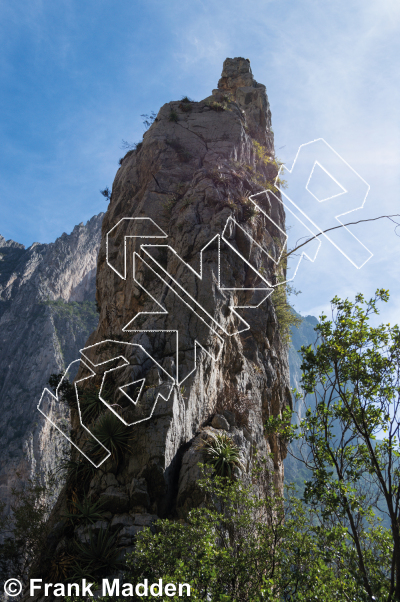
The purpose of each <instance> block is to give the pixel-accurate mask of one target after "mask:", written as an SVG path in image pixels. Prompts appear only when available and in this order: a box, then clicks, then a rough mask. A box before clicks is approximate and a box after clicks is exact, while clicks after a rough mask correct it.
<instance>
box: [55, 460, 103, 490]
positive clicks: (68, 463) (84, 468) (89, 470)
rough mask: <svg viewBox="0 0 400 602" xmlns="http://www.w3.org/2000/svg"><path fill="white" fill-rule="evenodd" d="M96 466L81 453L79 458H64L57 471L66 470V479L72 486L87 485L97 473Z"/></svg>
mask: <svg viewBox="0 0 400 602" xmlns="http://www.w3.org/2000/svg"><path fill="white" fill-rule="evenodd" d="M95 470H96V469H95V467H94V466H93V464H92V463H91V462H89V461H88V460H86V459H85V458H84V456H82V455H81V454H79V459H78V460H73V459H72V458H67V459H63V460H62V461H61V462H60V464H59V466H58V468H57V471H56V472H66V473H67V474H66V480H67V483H68V485H69V486H70V487H75V486H76V485H78V484H79V485H85V484H86V483H87V482H88V481H91V480H92V478H93V477H94V475H95Z"/></svg>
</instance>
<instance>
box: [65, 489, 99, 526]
mask: <svg viewBox="0 0 400 602" xmlns="http://www.w3.org/2000/svg"><path fill="white" fill-rule="evenodd" d="M103 504H104V502H102V501H97V502H92V500H91V499H90V498H88V497H87V496H86V495H85V496H84V498H83V501H82V502H80V501H79V500H78V499H75V500H73V501H72V506H73V508H72V509H73V511H72V512H66V513H65V514H64V516H65V517H66V518H69V519H70V520H72V521H73V522H75V521H76V522H85V523H92V524H93V523H94V522H96V521H97V520H101V519H102V518H103V512H102V511H101V507H102V506H103Z"/></svg>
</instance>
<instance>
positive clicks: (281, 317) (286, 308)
mask: <svg viewBox="0 0 400 602" xmlns="http://www.w3.org/2000/svg"><path fill="white" fill-rule="evenodd" d="M290 294H298V291H295V290H294V288H293V287H291V286H290V285H289V284H279V285H278V286H276V287H275V288H274V292H273V293H272V295H271V301H272V305H273V306H274V310H275V315H276V319H277V321H278V326H279V332H280V335H281V338H282V341H283V343H284V344H285V345H289V343H290V340H291V329H292V327H293V326H295V327H296V328H297V327H298V326H299V325H300V324H301V318H299V317H298V316H297V315H296V314H295V313H294V311H293V309H292V306H291V305H290V303H289V301H288V295H290Z"/></svg>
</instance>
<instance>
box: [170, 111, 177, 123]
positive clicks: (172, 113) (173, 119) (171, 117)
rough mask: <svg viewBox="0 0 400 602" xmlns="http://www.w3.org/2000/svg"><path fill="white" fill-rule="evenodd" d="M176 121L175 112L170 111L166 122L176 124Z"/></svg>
mask: <svg viewBox="0 0 400 602" xmlns="http://www.w3.org/2000/svg"><path fill="white" fill-rule="evenodd" d="M178 119H179V117H178V113H177V112H176V111H171V112H170V114H169V117H168V121H173V122H174V123H176V122H177V121H178Z"/></svg>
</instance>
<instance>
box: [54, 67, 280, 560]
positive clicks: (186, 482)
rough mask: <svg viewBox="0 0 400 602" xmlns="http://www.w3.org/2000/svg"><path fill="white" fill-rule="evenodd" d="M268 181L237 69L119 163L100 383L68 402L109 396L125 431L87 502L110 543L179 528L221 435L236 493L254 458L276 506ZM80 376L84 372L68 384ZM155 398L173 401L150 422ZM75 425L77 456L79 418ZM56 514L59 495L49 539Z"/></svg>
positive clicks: (103, 294) (103, 267)
mask: <svg viewBox="0 0 400 602" xmlns="http://www.w3.org/2000/svg"><path fill="white" fill-rule="evenodd" d="M257 144H258V147H257ZM260 145H261V146H262V152H263V153H264V155H265V156H264V160H262V158H260V154H259V153H257V148H258V150H259V149H260ZM276 175H277V169H276V162H275V161H274V152H273V134H272V131H271V114H270V109H269V103H268V99H267V95H266V89H265V86H263V85H262V84H258V83H257V82H256V81H255V80H254V78H253V75H252V73H251V69H250V63H249V61H248V60H247V59H242V58H235V59H227V60H226V61H225V62H224V66H223V72H222V78H221V79H220V81H219V84H218V89H216V90H214V91H213V93H212V95H211V96H209V97H208V98H206V99H204V100H202V101H200V102H192V101H190V100H189V99H186V98H185V99H183V100H180V101H174V102H169V103H167V104H165V105H164V106H162V107H161V109H160V110H159V112H158V114H157V117H156V118H155V120H154V122H153V123H152V125H151V127H150V128H149V129H148V131H147V132H146V133H145V134H144V137H143V142H142V143H141V144H139V145H138V146H137V148H135V149H132V150H131V151H129V152H128V153H127V154H126V156H125V157H124V158H123V159H122V160H121V166H120V168H119V169H118V172H117V174H116V177H115V180H114V183H113V187H112V195H111V201H110V204H109V207H108V210H107V212H106V214H105V216H104V220H103V224H102V236H101V245H100V251H99V256H98V262H97V277H96V300H97V303H98V306H99V309H100V315H99V322H98V326H97V328H96V329H95V330H94V332H93V333H92V334H91V336H90V337H89V339H88V340H87V342H86V347H87V350H86V351H85V353H86V358H87V359H86V360H85V361H86V364H87V365H90V368H91V369H92V370H93V371H94V372H95V376H93V378H91V379H88V381H86V383H85V382H81V383H80V384H79V387H81V391H82V393H84V391H85V387H87V386H89V385H90V386H91V387H92V388H93V387H97V390H98V393H99V394H101V391H102V390H103V388H102V387H103V385H104V384H105V385H107V388H108V398H107V400H108V404H109V408H107V409H105V410H104V411H105V412H111V411H113V412H114V413H115V414H117V415H118V416H119V417H120V419H121V421H123V422H125V424H129V425H131V426H129V427H127V428H129V429H131V431H130V432H131V442H130V449H129V451H127V450H126V451H125V452H124V453H123V454H120V455H119V457H118V458H115V457H114V458H112V457H111V458H108V459H105V460H104V462H102V463H101V465H100V467H99V468H97V469H96V471H95V474H94V477H93V478H92V479H91V481H90V483H88V486H87V490H86V494H87V495H89V496H90V497H91V498H92V499H93V500H102V502H103V508H104V509H105V510H106V516H105V519H104V521H105V524H110V527H111V528H115V529H116V528H118V529H121V539H120V546H121V547H122V548H128V549H129V547H130V546H131V545H133V543H134V538H135V534H136V533H137V531H138V530H140V528H141V527H142V526H143V525H148V524H151V522H152V521H153V520H155V518H156V517H183V518H184V517H185V516H186V515H187V512H188V511H189V510H190V508H193V507H195V506H196V505H198V504H200V503H201V502H202V499H203V498H202V493H201V491H199V489H198V486H197V482H198V478H199V468H198V462H199V461H200V460H201V459H202V458H203V451H202V450H203V447H204V441H205V440H207V439H209V438H210V437H212V436H213V435H214V436H215V435H217V434H218V433H226V435H227V436H228V437H229V438H231V439H233V441H234V443H235V444H236V445H237V446H238V448H239V452H240V457H241V465H242V468H237V471H236V472H237V476H238V477H240V478H243V479H245V480H246V479H248V478H250V477H249V474H250V471H251V469H252V467H254V466H255V464H256V462H257V461H259V460H260V459H262V458H264V459H265V461H266V465H267V467H268V468H269V471H270V477H269V478H267V479H266V480H264V481H260V483H259V488H260V494H265V493H267V492H268V491H271V487H272V485H275V486H276V487H277V489H278V491H282V487H283V459H284V456H285V453H286V450H285V448H284V446H283V445H282V444H281V442H280V441H279V440H278V439H277V438H276V436H272V435H271V436H269V437H267V436H266V435H265V431H264V423H265V420H266V419H267V418H268V417H269V416H271V415H275V416H276V415H279V414H280V413H281V412H282V410H283V408H284V407H285V406H286V405H288V404H289V403H290V402H291V401H290V400H291V396H290V388H289V368H288V358H287V349H286V348H285V346H284V345H283V343H282V340H281V337H280V333H279V325H278V323H277V319H276V314H275V310H274V307H273V303H272V302H271V299H270V298H269V294H270V291H271V287H270V286H269V284H272V285H274V284H276V283H277V281H278V278H279V277H280V276H282V275H283V271H282V268H281V267H279V266H278V267H277V258H278V257H279V253H280V250H281V248H282V245H283V243H284V239H285V235H284V230H285V215H284V211H283V208H282V205H281V203H280V202H279V191H277V190H275V193H276V195H277V197H274V196H272V195H269V194H268V193H266V192H264V191H265V190H266V188H270V187H271V186H272V182H273V180H274V178H275V176H276ZM252 195H253V196H254V195H257V197H254V198H255V199H256V201H257V205H258V208H257V207H256V206H255V205H254V204H253V203H252V202H251V201H250V200H249V197H250V196H252ZM146 245H152V246H146ZM154 245H159V246H158V247H157V246H154ZM160 245H164V246H160ZM268 283H269V284H268ZM234 308H237V309H236V310H234ZM121 358H123V359H121ZM105 367H107V368H110V371H109V372H108V373H107V374H106V375H105ZM111 368H112V369H113V370H111ZM88 375H89V372H88V369H87V368H85V367H84V366H83V365H81V367H80V369H79V372H78V375H77V378H76V382H77V381H79V380H81V379H82V378H84V377H85V376H88ZM104 375H105V376H104ZM139 382H144V387H143V390H142V391H141V392H139V396H138V397H135V395H136V394H137V390H138V388H140V387H139V386H138V383H139ZM132 383H134V384H132ZM162 387H166V388H167V390H168V395H167V394H164V398H162V397H159V398H158V401H157V403H156V404H155V405H154V406H153V401H154V400H156V399H157V391H160V390H161V389H162ZM164 392H165V391H164ZM126 393H129V395H130V398H129V396H128V395H127V394H126ZM133 397H135V399H134V400H133V401H132V399H133ZM149 408H150V409H152V413H151V412H150V411H149ZM71 422H72V433H73V437H74V443H75V445H76V446H77V447H80V448H82V449H85V441H86V440H87V439H88V433H87V431H86V430H85V429H83V428H82V425H81V422H80V418H79V416H78V412H77V411H76V410H75V409H73V410H72V412H71ZM95 425H96V423H95V422H94V423H90V421H89V422H87V423H86V424H85V426H86V427H87V428H88V429H89V430H90V429H93V428H94V427H95ZM73 457H74V458H75V459H77V458H79V452H78V451H76V449H75V448H74V450H73ZM98 459H99V458H98ZM67 498H68V488H66V490H64V492H63V494H62V495H61V496H60V498H59V500H58V503H57V505H56V509H55V511H54V513H53V517H52V520H53V521H54V524H56V523H57V522H59V521H60V517H61V516H62V513H63V512H64V511H65V508H66V506H67ZM96 528H97V527H96ZM98 528H99V529H100V528H102V526H101V525H100V523H99V525H98ZM79 529H80V531H79V533H78V531H77V532H76V534H75V535H76V537H78V538H80V539H81V540H82V541H84V540H85V538H87V537H88V534H87V533H86V532H85V529H82V528H81V527H79Z"/></svg>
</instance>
